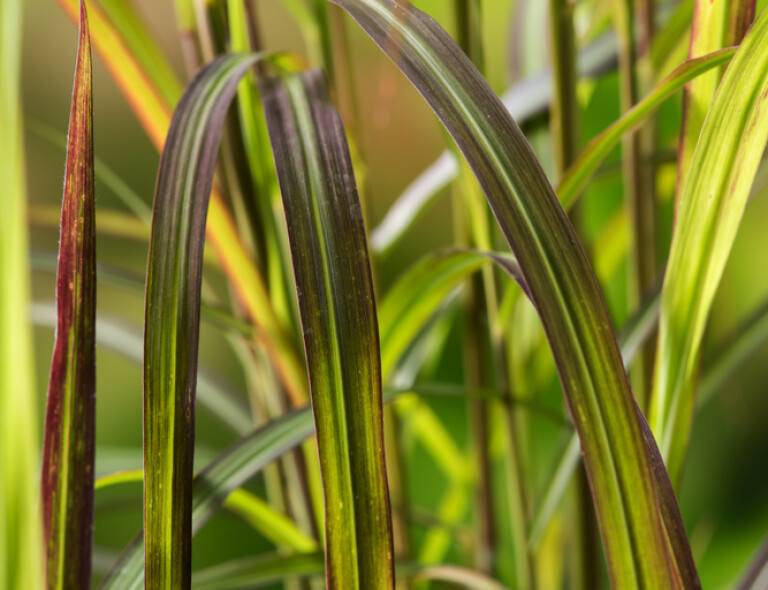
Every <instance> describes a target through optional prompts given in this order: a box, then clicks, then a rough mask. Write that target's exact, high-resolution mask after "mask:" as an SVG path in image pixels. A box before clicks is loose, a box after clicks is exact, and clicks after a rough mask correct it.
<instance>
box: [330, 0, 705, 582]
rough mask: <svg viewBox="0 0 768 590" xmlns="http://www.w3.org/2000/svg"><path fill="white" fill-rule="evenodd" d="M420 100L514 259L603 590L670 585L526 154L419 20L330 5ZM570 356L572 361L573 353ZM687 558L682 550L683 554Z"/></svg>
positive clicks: (625, 414)
mask: <svg viewBox="0 0 768 590" xmlns="http://www.w3.org/2000/svg"><path fill="white" fill-rule="evenodd" d="M338 3H339V4H340V5H342V6H343V7H344V8H345V9H346V10H347V11H348V12H349V13H350V14H351V15H352V17H353V18H355V19H356V20H357V21H358V22H359V23H360V25H361V26H362V27H363V28H364V29H365V30H366V31H367V32H368V33H369V34H370V35H371V36H372V37H373V39H374V41H376V42H377V44H379V46H380V47H381V48H382V49H383V50H384V51H385V52H387V53H389V54H390V56H391V57H392V58H393V59H394V60H395V62H396V63H397V64H398V65H399V67H400V68H401V69H402V70H403V71H404V73H405V74H406V75H407V76H408V77H409V78H410V79H411V80H412V81H413V83H414V84H415V86H416V87H417V89H418V90H419V91H420V92H421V93H422V94H423V95H424V96H425V98H426V99H427V101H428V102H429V103H430V104H431V105H432V107H433V108H434V109H435V111H436V112H437V114H438V115H439V116H440V118H441V119H442V120H443V122H444V124H445V125H446V127H447V128H448V130H449V131H450V132H451V134H452V135H453V136H454V139H456V140H457V142H458V143H459V146H460V147H461V149H462V151H463V152H464V154H465V156H466V157H467V159H468V160H469V162H470V164H471V165H472V166H473V168H474V169H475V173H476V174H477V176H478V178H479V179H480V181H481V184H482V185H483V187H484V190H485V192H486V194H487V196H488V200H489V203H490V204H491V207H492V208H493V209H494V212H495V214H496V217H497V219H498V220H499V223H500V225H501V228H502V231H503V232H504V234H505V237H506V238H507V240H508V241H509V242H510V245H511V246H512V251H513V252H514V254H515V256H516V257H517V259H518V262H519V264H520V267H521V269H522V271H523V274H524V276H525V279H526V281H527V284H528V285H529V288H530V292H531V296H532V299H533V301H534V303H535V305H536V307H537V309H538V311H539V314H540V317H541V319H542V322H543V324H544V327H545V330H546V332H547V334H548V337H549V340H550V345H551V347H552V349H553V353H554V356H555V358H556V359H557V362H558V366H559V370H560V375H561V381H562V384H563V387H564V390H565V394H566V398H567V400H568V403H569V406H570V409H571V413H572V416H573V418H574V421H575V424H576V427H577V430H578V432H579V436H580V439H581V443H582V449H583V452H584V458H585V464H586V467H587V470H588V473H589V476H590V481H591V485H592V490H593V494H594V500H595V504H596V510H597V513H598V518H599V521H600V525H601V532H602V535H603V541H604V545H605V549H606V554H607V558H608V563H609V569H610V573H611V578H612V580H613V583H614V584H615V585H617V586H621V587H623V588H624V587H626V588H633V587H676V586H679V585H687V586H688V587H693V586H696V585H697V584H698V581H697V580H695V579H692V580H690V579H687V580H681V579H680V578H679V576H681V575H683V574H684V572H685V571H686V570H685V568H684V567H683V566H682V565H680V564H674V562H673V560H672V557H671V555H670V549H669V547H668V545H667V543H668V541H667V533H666V531H665V528H664V526H663V523H662V518H661V512H660V511H661V508H660V498H659V496H658V493H657V490H656V486H655V485H654V482H653V473H652V471H651V455H652V449H649V448H647V446H646V441H645V440H644V437H643V432H642V425H641V424H640V420H639V419H638V415H637V413H636V407H635V402H634V398H633V396H632V392H631V390H630V388H629V384H628V382H627V378H626V374H625V372H624V368H623V366H622V363H621V357H620V355H619V351H618V346H617V345H616V341H615V339H614V337H613V334H612V328H611V326H610V320H609V319H608V316H607V311H606V309H605V304H604V303H603V296H602V293H601V292H600V290H599V287H598V286H597V282H596V279H595V277H594V274H593V272H592V270H591V268H590V266H589V263H588V262H587V259H586V257H585V255H584V252H583V250H582V249H581V247H580V246H579V242H578V238H577V237H576V236H575V232H574V230H573V227H572V226H571V224H570V223H569V222H568V220H567V218H566V216H565V214H564V213H563V211H562V209H560V207H559V205H558V203H557V199H556V197H555V195H554V192H553V191H552V189H551V187H550V186H549V183H548V182H547V180H546V178H545V176H544V173H543V171H542V170H541V167H540V166H539V164H538V163H537V162H536V159H535V157H534V156H533V154H532V152H531V149H530V146H529V145H528V143H527V141H526V140H525V138H524V137H523V135H522V133H521V132H520V130H519V128H518V127H517V126H516V125H515V124H514V122H513V121H512V120H511V119H510V117H509V115H508V114H507V112H506V110H505V109H504V107H503V105H502V104H501V102H500V101H499V100H498V98H497V97H495V96H494V95H493V93H492V92H491V90H490V89H489V88H488V86H487V84H486V83H485V82H484V81H483V80H482V78H481V77H480V76H479V75H478V73H477V71H476V70H475V69H474V68H473V67H472V65H471V64H470V63H469V62H468V61H467V59H466V58H465V57H464V55H463V54H462V53H461V51H460V50H459V49H458V48H457V47H456V46H455V44H454V43H453V41H452V40H451V39H450V38H449V37H448V35H446V34H445V32H444V31H442V29H440V28H439V27H438V26H437V25H435V24H434V22H433V21H432V20H431V19H430V18H429V17H427V16H426V15H424V14H422V13H421V12H419V11H417V10H415V9H413V8H409V7H407V6H403V5H401V4H399V3H396V2H391V1H383V0H339V1H338ZM576 351H578V353H576ZM684 549H685V550H688V548H687V547H685V548H684Z"/></svg>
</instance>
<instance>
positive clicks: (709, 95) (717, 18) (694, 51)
mask: <svg viewBox="0 0 768 590" xmlns="http://www.w3.org/2000/svg"><path fill="white" fill-rule="evenodd" d="M749 4H751V5H752V11H751V13H752V15H754V4H755V0H732V1H730V2H712V1H711V0H696V1H695V2H694V8H693V20H692V23H691V42H690V46H689V49H688V57H689V59H693V58H697V57H700V56H702V55H705V54H707V53H711V52H713V51H717V50H719V49H722V48H723V47H728V46H729V45H736V44H738V43H739V42H740V41H741V37H736V31H735V30H732V29H731V27H732V23H731V19H732V18H735V19H737V21H734V23H733V26H734V27H737V28H739V29H741V28H742V27H743V26H744V24H745V23H743V22H741V21H743V19H744V18H745V17H746V14H743V13H742V11H743V10H744V9H745V8H746V7H747V5H749ZM736 22H738V25H737V24H736ZM721 76H722V70H716V71H712V72H709V73H707V74H706V75H704V76H701V77H699V78H697V79H696V80H693V81H691V82H690V83H689V84H688V85H687V86H686V88H685V93H684V95H683V113H684V115H683V128H682V132H681V134H680V143H679V148H678V165H677V183H678V193H679V191H680V190H682V188H683V186H684V185H685V179H686V176H687V175H688V169H689V167H690V164H691V159H692V158H693V151H694V149H695V148H696V143H697V142H698V140H699V135H700V133H701V127H702V125H703V124H704V117H705V116H706V114H707V111H708V110H709V106H710V104H712V99H713V98H714V96H715V90H717V85H718V84H719V82H720V78H721Z"/></svg>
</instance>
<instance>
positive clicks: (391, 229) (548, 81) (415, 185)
mask: <svg viewBox="0 0 768 590" xmlns="http://www.w3.org/2000/svg"><path fill="white" fill-rule="evenodd" d="M579 58H580V59H579V65H580V73H581V74H582V75H584V76H594V75H597V74H599V73H601V72H602V71H603V70H605V69H606V68H607V67H609V66H610V65H611V64H613V62H615V59H616V48H615V41H614V39H613V38H612V37H610V36H605V37H601V38H600V39H598V40H597V41H595V42H594V43H593V44H591V45H589V46H587V47H586V48H585V49H584V51H583V52H582V53H581V55H580V56H579ZM551 98H552V74H551V73H550V72H543V73H541V74H538V75H535V76H532V77H530V78H527V79H525V80H523V81H522V82H519V83H518V84H515V85H514V86H513V87H512V88H510V89H509V90H508V91H507V92H505V93H504V95H503V96H502V97H501V100H502V101H503V102H504V106H505V107H506V108H507V110H508V111H509V114H510V115H512V118H513V119H515V121H517V122H518V123H520V124H521V125H522V124H523V123H524V122H527V121H529V120H530V119H532V118H534V117H535V116H537V115H540V114H542V113H544V112H546V110H547V108H548V106H549V103H550V102H551ZM458 173H459V165H458V162H457V161H456V155H455V154H454V153H453V152H452V151H450V150H449V151H445V152H443V154H442V155H441V156H440V157H439V158H438V159H437V160H436V161H435V162H434V163H433V164H431V165H430V166H429V167H428V168H427V169H426V170H425V171H424V172H422V173H421V174H420V175H419V176H418V177H417V178H416V179H414V180H413V182H411V184H409V185H408V187H407V188H406V189H405V190H404V191H403V192H402V193H401V194H400V196H399V197H398V198H397V200H396V201H395V203H394V204H393V205H392V207H390V209H389V211H388V212H387V214H386V215H385V217H384V219H382V220H381V222H380V223H379V225H378V226H376V228H374V230H373V231H372V232H371V246H372V247H373V249H374V250H375V251H376V252H377V253H386V252H387V251H388V250H389V248H391V247H392V246H393V245H394V244H395V243H396V242H397V241H398V239H400V237H401V236H402V235H403V234H404V233H405V232H406V231H407V229H408V228H409V227H411V225H413V223H414V221H415V220H416V219H417V218H418V217H419V215H420V214H421V213H422V212H423V211H425V210H426V209H427V207H428V206H429V204H430V203H431V202H432V201H433V200H434V198H435V197H436V196H437V195H438V193H439V192H440V191H441V190H442V189H444V188H445V187H447V186H448V184H449V183H450V182H451V181H453V180H454V179H455V178H456V176H457V175H458Z"/></svg>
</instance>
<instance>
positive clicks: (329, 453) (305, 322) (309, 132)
mask: <svg viewBox="0 0 768 590" xmlns="http://www.w3.org/2000/svg"><path fill="white" fill-rule="evenodd" d="M264 105H265V109H266V113H267V123H268V126H269V131H270V136H271V139H272V146H273V151H274V157H275V163H276V165H277V172H278V180H279V182H280V187H281V190H282V194H283V204H284V207H285V214H286V221H287V225H288V236H289V241H290V245H291V253H292V257H293V266H294V274H295V276H296V285H297V292H298V296H299V297H298V299H299V310H300V314H301V320H302V328H303V332H304V346H305V349H306V355H307V363H308V374H309V382H310V392H311V395H312V406H313V410H314V415H315V424H316V429H317V440H318V446H319V450H320V466H321V471H322V474H323V487H324V492H325V528H326V578H327V584H328V587H329V588H339V589H350V590H351V589H354V588H371V589H375V588H380V589H388V588H394V568H393V556H392V529H391V520H390V508H389V494H388V489H387V478H386V468H385V463H384V441H383V416H382V399H381V364H380V358H379V344H378V326H377V318H376V308H375V303H374V292H373V282H372V279H371V272H370V266H369V262H368V253H367V245H366V240H365V229H364V227H363V220H362V214H361V210H360V203H359V200H358V196H357V189H356V186H355V181H354V174H353V171H352V164H351V158H350V155H349V150H348V147H347V142H346V138H345V136H344V130H343V126H342V123H341V119H340V117H339V115H338V114H337V113H336V111H335V109H334V108H333V106H332V105H331V104H330V101H329V99H328V96H327V94H326V90H325V85H324V82H323V78H322V75H321V74H320V73H319V72H310V73H308V74H306V75H303V76H300V77H291V78H287V79H286V80H285V81H284V82H280V81H277V80H272V81H270V82H269V83H267V84H266V85H265V92H264Z"/></svg>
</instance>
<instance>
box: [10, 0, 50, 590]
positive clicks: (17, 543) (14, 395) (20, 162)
mask: <svg viewBox="0 0 768 590" xmlns="http://www.w3.org/2000/svg"><path fill="white" fill-rule="evenodd" d="M24 6H25V2H22V1H21V0H3V1H2V2H0V136H1V137H2V138H3V139H2V141H0V178H2V179H3V186H4V189H5V190H4V195H3V200H2V202H3V215H2V232H3V237H2V239H0V480H2V482H3V483H2V485H0V587H2V588H41V587H42V585H43V581H42V579H41V574H42V573H43V572H44V568H43V567H42V565H41V564H42V552H41V547H42V542H41V537H42V533H41V526H40V515H39V500H38V498H39V496H38V460H39V459H38V442H37V432H38V421H37V420H38V417H37V401H36V399H37V397H36V396H37V393H36V391H35V385H34V371H35V365H34V356H33V347H32V329H31V326H30V323H29V320H28V311H27V307H28V304H29V274H28V273H29V261H28V259H27V252H28V251H29V245H28V237H27V195H26V186H25V178H24V147H23V140H22V126H21V122H22V112H21V45H22V34H21V32H22V30H23V27H22V18H21V17H22V11H23V9H24Z"/></svg>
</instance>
